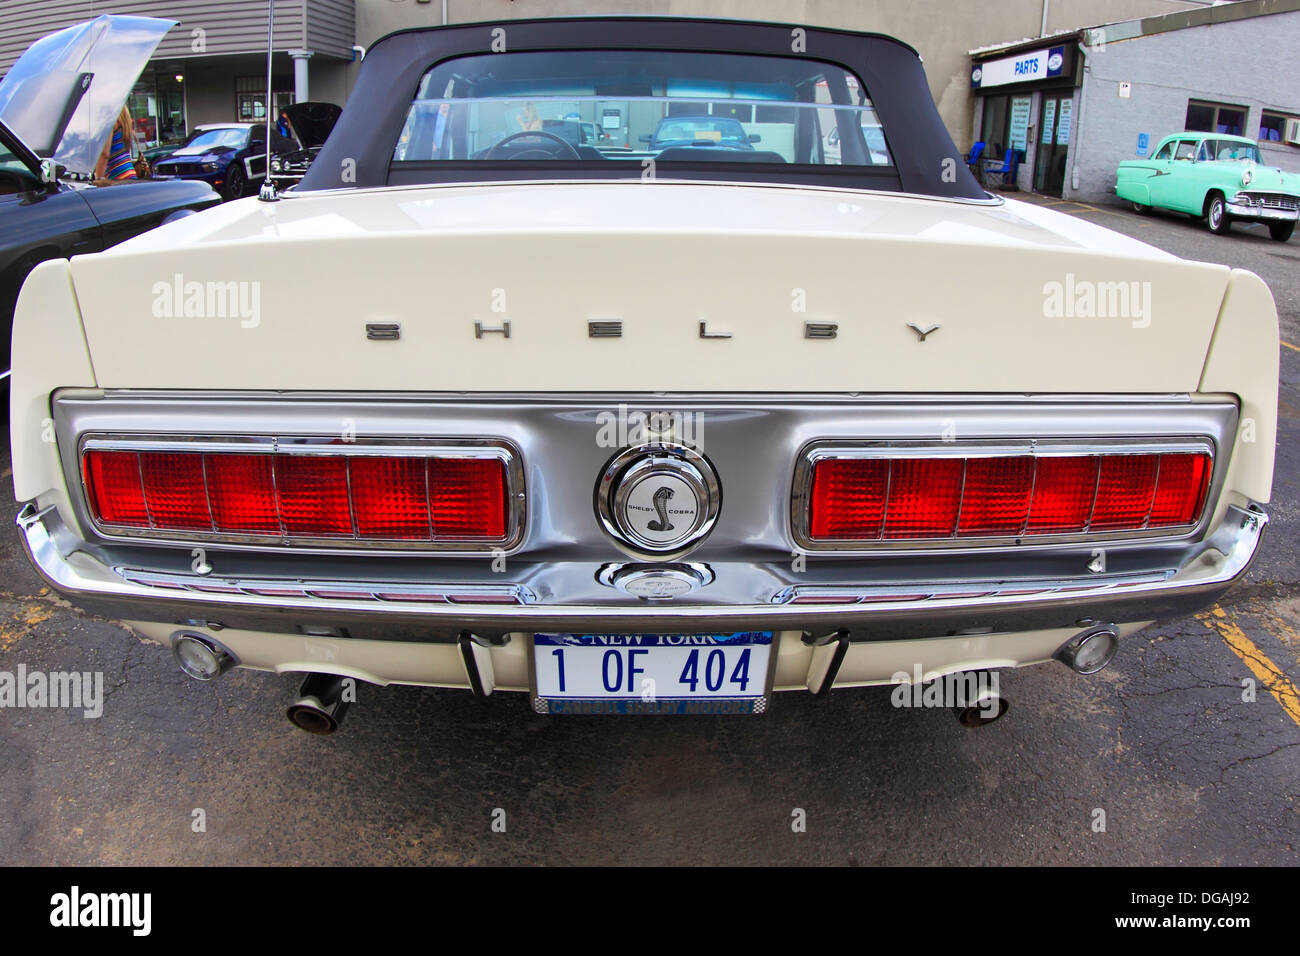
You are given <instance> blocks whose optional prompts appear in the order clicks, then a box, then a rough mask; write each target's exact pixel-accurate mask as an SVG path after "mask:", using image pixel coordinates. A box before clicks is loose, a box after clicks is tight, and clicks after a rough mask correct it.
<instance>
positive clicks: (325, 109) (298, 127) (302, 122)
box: [284, 102, 343, 149]
mask: <svg viewBox="0 0 1300 956" xmlns="http://www.w3.org/2000/svg"><path fill="white" fill-rule="evenodd" d="M284 111H285V112H286V113H288V114H289V125H291V126H292V127H293V132H294V135H295V136H296V137H297V138H298V142H299V143H300V144H301V145H302V147H303V148H304V149H310V148H311V147H313V146H324V145H325V140H327V139H329V135H330V131H331V130H333V129H334V124H335V123H337V122H338V121H339V117H340V116H342V115H343V108H342V107H340V106H335V105H334V104H333V103H314V102H307V103H294V104H293V105H291V106H286V107H285V108H284Z"/></svg>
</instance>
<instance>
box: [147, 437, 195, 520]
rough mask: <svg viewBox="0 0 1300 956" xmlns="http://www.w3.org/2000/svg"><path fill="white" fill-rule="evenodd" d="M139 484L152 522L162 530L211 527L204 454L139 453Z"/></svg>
mask: <svg viewBox="0 0 1300 956" xmlns="http://www.w3.org/2000/svg"><path fill="white" fill-rule="evenodd" d="M140 475H141V478H142V481H141V484H142V485H143V486H144V497H145V501H146V502H147V503H148V506H149V518H150V521H151V523H152V526H153V527H155V528H159V529H162V530H164V531H210V530H212V515H211V514H210V513H209V512H208V496H207V494H206V493H205V492H204V483H203V456H202V455H173V454H169V453H166V452H141V453H140Z"/></svg>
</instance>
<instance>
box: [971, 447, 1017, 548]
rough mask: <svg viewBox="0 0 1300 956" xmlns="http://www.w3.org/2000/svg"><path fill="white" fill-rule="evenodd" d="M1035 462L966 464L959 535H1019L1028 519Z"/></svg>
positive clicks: (998, 460)
mask: <svg viewBox="0 0 1300 956" xmlns="http://www.w3.org/2000/svg"><path fill="white" fill-rule="evenodd" d="M1033 490H1034V459H1032V458H1030V457H1029V456H1028V455H1022V456H1020V457H1018V458H971V459H969V460H968V461H967V462H966V484H965V486H964V487H963V489H962V499H961V503H962V508H961V524H960V525H959V526H958V528H957V533H958V534H959V535H967V536H982V537H987V536H993V535H1002V534H1019V533H1020V530H1021V529H1022V528H1024V526H1025V519H1026V518H1027V517H1028V515H1029V501H1030V496H1031V495H1032V494H1033Z"/></svg>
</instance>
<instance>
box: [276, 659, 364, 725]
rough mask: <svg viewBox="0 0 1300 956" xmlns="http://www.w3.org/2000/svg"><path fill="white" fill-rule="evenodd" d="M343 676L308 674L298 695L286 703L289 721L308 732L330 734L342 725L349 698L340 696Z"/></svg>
mask: <svg viewBox="0 0 1300 956" xmlns="http://www.w3.org/2000/svg"><path fill="white" fill-rule="evenodd" d="M346 680H347V678H346V677H338V676H337V675H334V674H308V675H307V678H306V680H304V681H303V682H302V687H300V688H298V699H297V700H295V701H294V702H293V703H292V704H290V705H289V709H288V710H287V711H286V712H285V716H286V717H288V718H289V722H290V723H292V724H293V725H294V726H295V727H297V728H299V729H300V730H305V731H307V733H309V734H321V735H322V736H323V735H325V734H332V733H334V731H336V730H338V729H339V728H340V727H342V726H343V717H344V715H346V714H347V712H348V708H349V707H350V706H351V705H352V702H351V701H348V700H344V699H343V688H344V681H346Z"/></svg>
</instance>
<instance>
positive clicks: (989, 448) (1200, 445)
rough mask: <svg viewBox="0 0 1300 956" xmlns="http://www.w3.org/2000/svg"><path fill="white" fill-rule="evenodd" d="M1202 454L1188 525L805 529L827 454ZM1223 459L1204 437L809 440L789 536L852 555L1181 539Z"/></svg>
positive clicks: (1189, 532) (1194, 528)
mask: <svg viewBox="0 0 1300 956" xmlns="http://www.w3.org/2000/svg"><path fill="white" fill-rule="evenodd" d="M1178 453H1192V454H1195V453H1203V454H1208V455H1209V456H1210V469H1211V470H1210V481H1209V489H1208V491H1207V492H1206V495H1205V501H1204V502H1203V504H1202V506H1201V511H1200V514H1198V515H1197V517H1196V520H1195V522H1194V523H1193V524H1191V525H1177V526H1173V527H1161V528H1151V529H1145V530H1141V531H1109V530H1102V531H1085V532H1079V533H1062V534H1017V535H1000V536H985V537H975V536H970V537H958V536H956V535H953V536H950V537H925V538H922V537H916V538H889V539H876V538H869V539H866V538H860V539H847V538H846V539H834V540H828V539H816V538H813V537H812V535H811V534H810V531H809V526H808V517H809V506H810V503H811V494H812V478H813V471H814V469H815V467H816V465H817V463H818V462H819V461H822V460H825V459H830V458H850V459H870V458H874V459H898V458H960V459H971V458H995V457H1003V456H1015V455H1029V456H1033V457H1037V458H1042V457H1050V456H1058V457H1060V456H1071V455H1125V454H1130V455H1154V454H1178ZM1223 473H1224V468H1223V462H1221V461H1220V460H1219V455H1218V445H1217V443H1216V441H1215V440H1214V439H1213V438H1212V437H1210V436H1208V435H1193V436H1171V437H1160V438H1150V439H1142V438H1131V439H1130V438H1097V439H1078V438H1062V439H1057V438H1044V439H1025V440H1023V441H1007V440H997V441H986V440H980V439H974V440H962V441H950V442H945V441H873V440H869V439H862V440H844V439H825V440H817V441H813V442H809V443H808V444H807V445H805V446H804V447H803V449H802V450H801V451H800V453H799V456H798V458H797V459H796V462H795V470H794V478H793V482H792V485H791V495H790V512H789V517H790V536H791V539H792V540H793V542H794V544H795V546H796V547H797V548H798V549H799V550H801V551H806V552H808V553H816V552H833V553H837V554H840V555H843V556H851V555H853V554H863V555H867V554H879V553H881V552H891V553H897V552H900V551H918V552H935V551H949V552H969V551H972V550H977V549H985V550H1003V549H1012V548H1014V549H1023V548H1034V547H1040V546H1044V547H1046V546H1058V547H1059V546H1069V545H1080V544H1089V543H1094V544H1095V543H1098V542H1125V541H1143V542H1162V541H1183V540H1187V539H1191V538H1195V537H1197V536H1198V535H1200V534H1201V533H1203V532H1204V530H1205V528H1206V525H1207V524H1208V522H1209V519H1210V517H1211V515H1212V514H1213V511H1214V506H1215V503H1216V502H1217V500H1218V497H1219V491H1220V490H1221V487H1220V486H1221V485H1222V481H1223Z"/></svg>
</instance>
